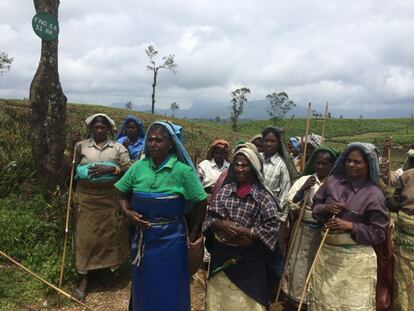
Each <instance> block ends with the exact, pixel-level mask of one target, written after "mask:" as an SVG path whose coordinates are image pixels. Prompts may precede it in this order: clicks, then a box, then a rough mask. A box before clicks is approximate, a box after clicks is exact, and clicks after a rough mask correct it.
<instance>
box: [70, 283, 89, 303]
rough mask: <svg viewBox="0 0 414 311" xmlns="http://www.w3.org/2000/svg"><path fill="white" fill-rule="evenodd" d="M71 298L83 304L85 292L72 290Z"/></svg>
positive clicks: (77, 289)
mask: <svg viewBox="0 0 414 311" xmlns="http://www.w3.org/2000/svg"><path fill="white" fill-rule="evenodd" d="M72 296H73V297H74V298H76V299H77V300H79V301H81V302H84V301H85V297H86V292H82V291H81V290H80V289H79V288H77V287H76V288H74V289H73V290H72Z"/></svg>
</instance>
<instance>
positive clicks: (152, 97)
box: [151, 68, 158, 114]
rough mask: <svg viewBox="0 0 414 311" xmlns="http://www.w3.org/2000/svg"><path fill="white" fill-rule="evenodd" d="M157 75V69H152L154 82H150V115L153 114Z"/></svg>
mask: <svg viewBox="0 0 414 311" xmlns="http://www.w3.org/2000/svg"><path fill="white" fill-rule="evenodd" d="M157 75H158V68H155V69H154V80H153V81H152V95H151V99H152V104H151V113H152V114H154V113H155V87H156V86H157Z"/></svg>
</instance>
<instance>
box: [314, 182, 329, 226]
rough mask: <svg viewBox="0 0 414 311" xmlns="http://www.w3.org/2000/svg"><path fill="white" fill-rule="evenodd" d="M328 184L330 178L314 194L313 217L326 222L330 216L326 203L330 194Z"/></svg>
mask: <svg viewBox="0 0 414 311" xmlns="http://www.w3.org/2000/svg"><path fill="white" fill-rule="evenodd" d="M329 178H331V177H329ZM328 184H329V179H328V180H327V181H326V182H325V183H323V184H322V186H320V187H319V190H318V191H317V192H316V193H315V195H314V196H313V204H312V217H313V218H315V219H316V220H317V221H319V222H322V223H323V222H326V221H327V220H328V218H329V216H330V215H329V213H328V211H327V210H326V206H327V204H326V203H325V202H326V200H327V198H328V196H329V195H328Z"/></svg>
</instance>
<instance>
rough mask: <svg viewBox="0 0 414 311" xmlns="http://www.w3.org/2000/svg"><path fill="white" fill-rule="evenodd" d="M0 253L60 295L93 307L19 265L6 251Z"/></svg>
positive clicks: (87, 307) (86, 306)
mask: <svg viewBox="0 0 414 311" xmlns="http://www.w3.org/2000/svg"><path fill="white" fill-rule="evenodd" d="M0 255H1V256H3V257H5V258H6V259H7V260H9V261H11V262H12V263H14V264H15V265H16V266H18V267H19V268H21V269H23V270H24V271H26V272H27V273H29V274H30V275H32V276H34V277H35V278H36V279H38V280H40V281H41V282H42V283H44V284H46V285H47V286H49V287H51V288H53V289H54V290H56V291H58V292H59V293H61V294H62V295H64V296H66V297H68V298H69V299H72V300H73V301H75V302H77V303H78V304H80V305H82V306H83V307H85V308H86V309H88V310H92V311H93V310H94V309H93V308H91V307H89V306H88V305H86V304H84V303H83V302H82V301H80V300H78V299H76V298H75V297H73V296H72V295H70V294H68V293H67V292H65V291H63V290H61V289H60V288H58V287H57V286H55V285H53V284H52V283H49V282H48V281H46V280H45V279H43V278H42V277H40V276H38V275H37V274H36V273H34V272H32V271H30V270H29V269H27V268H26V267H25V266H23V265H21V264H20V263H18V262H17V261H16V260H14V259H13V258H11V257H10V256H8V255H7V254H6V253H4V252H2V251H0Z"/></svg>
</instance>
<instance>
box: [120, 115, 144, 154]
mask: <svg viewBox="0 0 414 311" xmlns="http://www.w3.org/2000/svg"><path fill="white" fill-rule="evenodd" d="M144 137H145V132H144V126H143V124H142V121H141V119H140V118H138V117H134V116H131V115H128V116H127V117H126V118H125V120H124V122H123V123H122V126H121V129H120V131H119V134H118V136H117V138H116V141H117V142H118V143H120V144H122V145H124V147H125V148H127V149H128V152H129V158H130V159H131V161H132V162H134V161H136V160H138V159H139V157H140V156H141V152H142V149H143V148H144Z"/></svg>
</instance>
